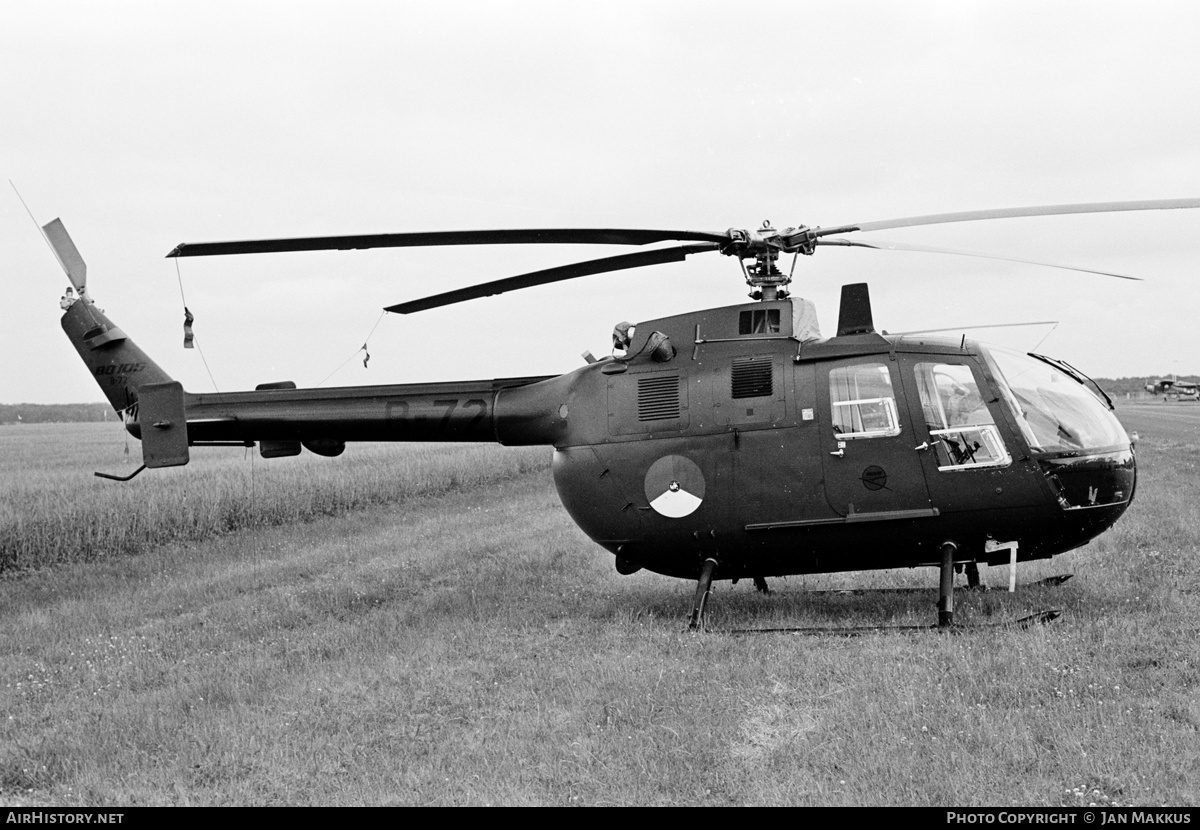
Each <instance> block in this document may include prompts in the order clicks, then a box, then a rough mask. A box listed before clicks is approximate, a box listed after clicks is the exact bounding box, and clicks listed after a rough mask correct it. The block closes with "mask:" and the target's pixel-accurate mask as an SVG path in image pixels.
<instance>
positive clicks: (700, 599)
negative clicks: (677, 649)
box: [688, 556, 717, 631]
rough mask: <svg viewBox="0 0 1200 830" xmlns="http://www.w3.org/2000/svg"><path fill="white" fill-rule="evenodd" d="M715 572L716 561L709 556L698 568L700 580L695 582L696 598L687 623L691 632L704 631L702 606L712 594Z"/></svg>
mask: <svg viewBox="0 0 1200 830" xmlns="http://www.w3.org/2000/svg"><path fill="white" fill-rule="evenodd" d="M716 570H717V560H716V559H715V558H714V557H712V556H710V557H708V558H707V559H705V560H704V564H703V565H701V566H700V578H699V579H697V580H696V598H695V599H693V600H692V619H691V621H690V622H689V623H688V629H689V630H691V631H703V630H704V605H705V603H706V602H707V601H708V597H709V595H710V594H711V593H712V580H713V574H714V573H716Z"/></svg>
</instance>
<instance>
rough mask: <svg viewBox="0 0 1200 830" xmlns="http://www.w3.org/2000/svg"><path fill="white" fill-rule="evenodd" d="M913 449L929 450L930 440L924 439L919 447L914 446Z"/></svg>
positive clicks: (918, 450)
mask: <svg viewBox="0 0 1200 830" xmlns="http://www.w3.org/2000/svg"><path fill="white" fill-rule="evenodd" d="M913 449H914V450H916V451H917V452H920V451H921V450H927V449H929V442H928V441H922V442H921V445H920V446H919V447H913Z"/></svg>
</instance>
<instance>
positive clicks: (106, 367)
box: [42, 219, 171, 420]
mask: <svg viewBox="0 0 1200 830" xmlns="http://www.w3.org/2000/svg"><path fill="white" fill-rule="evenodd" d="M42 230H43V231H44V232H45V234H46V241H47V242H49V243H50V247H51V248H52V249H54V255H55V256H56V257H58V262H59V264H60V265H62V268H63V270H64V271H66V273H67V279H69V280H70V281H71V285H73V286H75V290H76V291H78V292H79V296H78V298H75V297H72V296H71V290H70V289H69V288H68V289H67V296H66V297H64V298H63V301H62V307H63V308H64V309H65V310H66V313H65V314H63V318H62V327H63V331H65V332H66V333H67V337H68V338H70V340H71V343H72V344H73V345H74V346H75V350H76V351H77V352H79V356H80V357H82V358H83V362H84V363H85V364H86V365H87V367H88V371H89V372H91V374H92V377H94V378H95V379H96V383H98V384H100V389H101V390H102V391H103V392H104V395H105V396H106V397H107V398H108V402H109V403H110V404H112V407H113V409H115V410H117V411H118V412H123V413H126V414H127V415H129V416H130V417H131V418H132V419H134V420H136V416H137V402H138V389H139V388H140V387H142V386H145V385H146V384H148V383H167V382H170V380H171V378H170V376H169V375H168V374H167V373H166V372H164V371H163V370H162V369H160V368H159V367H158V365H157V364H156V363H155V362H154V361H153V360H151V359H150V358H149V357H147V355H146V353H145V352H143V351H142V350H141V349H139V348H138V347H137V346H136V345H134V343H133V341H132V340H130V339H129V338H128V337H127V336H126V335H125V332H123V331H121V330H120V329H119V328H117V327H116V326H115V325H114V324H113V322H112V321H111V320H109V319H108V318H107V317H105V316H104V312H102V311H101V310H100V309H98V308H96V306H95V304H94V303H93V302H92V299H91V297H89V296H88V293H87V263H85V262H84V261H83V257H82V256H80V255H79V249H78V248H76V247H75V243H74V242H72V241H71V237H70V235H68V234H67V229H66V227H65V226H64V225H63V223H62V220H61V219H55V220H54V221H53V222H48V223H46V224H45V225H43V226H42Z"/></svg>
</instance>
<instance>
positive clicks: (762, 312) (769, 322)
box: [738, 308, 779, 334]
mask: <svg viewBox="0 0 1200 830" xmlns="http://www.w3.org/2000/svg"><path fill="white" fill-rule="evenodd" d="M738 334H779V309H777V308H755V309H752V310H750V311H743V312H741V313H740V314H738Z"/></svg>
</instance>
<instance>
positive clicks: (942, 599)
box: [938, 542, 958, 628]
mask: <svg viewBox="0 0 1200 830" xmlns="http://www.w3.org/2000/svg"><path fill="white" fill-rule="evenodd" d="M957 550H958V545H956V544H954V543H953V542H945V543H943V544H942V569H941V570H942V579H941V584H940V586H939V589H938V628H950V627H951V626H952V625H954V552H955V551H957Z"/></svg>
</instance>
